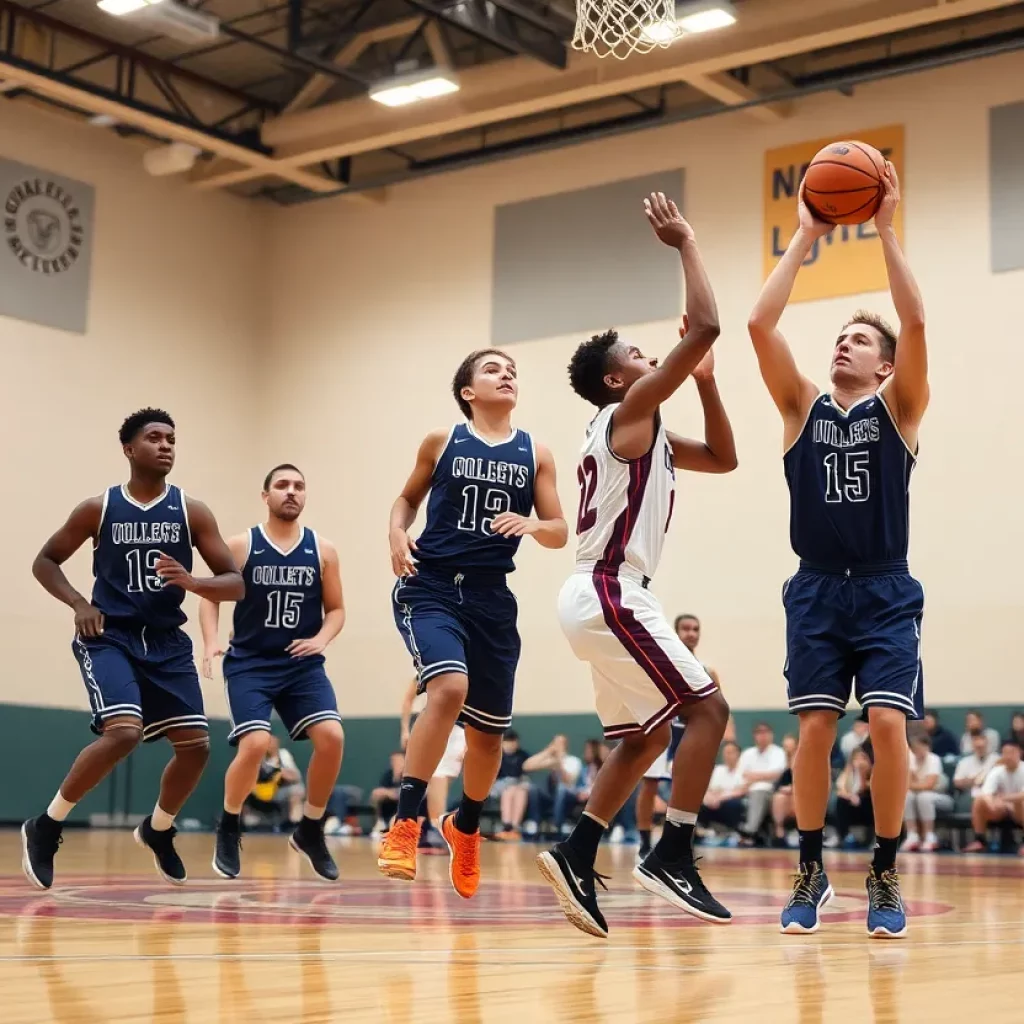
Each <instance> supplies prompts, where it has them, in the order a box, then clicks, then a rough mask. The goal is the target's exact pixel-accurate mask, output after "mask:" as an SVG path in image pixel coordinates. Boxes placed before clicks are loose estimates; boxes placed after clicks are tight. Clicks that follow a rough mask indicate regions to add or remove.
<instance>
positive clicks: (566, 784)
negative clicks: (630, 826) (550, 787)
mask: <svg viewBox="0 0 1024 1024" xmlns="http://www.w3.org/2000/svg"><path fill="white" fill-rule="evenodd" d="M562 738H563V739H564V738H565V737H562ZM603 763H604V759H603V756H602V752H601V741H600V740H586V741H585V742H584V744H583V760H582V761H581V760H580V759H579V758H578V757H574V756H573V755H572V754H568V753H565V754H563V756H562V760H561V763H560V765H559V766H558V767H557V768H556V769H555V772H557V773H559V776H560V777H559V778H558V779H557V782H556V786H555V805H554V825H555V828H556V829H557V830H558V831H559V832H561V833H563V834H567V833H568V832H569V831H571V825H570V823H569V819H570V818H572V817H574V814H573V812H574V811H575V810H576V808H577V806H578V805H579V804H585V803H586V802H587V801H588V800H589V799H590V787H591V786H592V785H593V783H594V779H595V778H597V773H598V772H599V771H600V770H601V765H602V764H603ZM609 824H610V823H609Z"/></svg>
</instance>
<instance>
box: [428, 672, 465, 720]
mask: <svg viewBox="0 0 1024 1024" xmlns="http://www.w3.org/2000/svg"><path fill="white" fill-rule="evenodd" d="M468 690H469V680H468V679H467V678H466V677H465V676H464V675H456V674H453V675H445V676H439V677H438V678H437V679H433V680H431V682H430V683H429V685H428V687H427V706H428V707H430V706H431V705H432V706H433V707H435V708H437V709H438V710H439V711H441V712H442V713H443V714H445V715H448V716H451V717H452V718H454V717H456V716H457V715H458V714H459V712H460V711H461V710H462V705H463V704H465V703H466V693H467V692H468Z"/></svg>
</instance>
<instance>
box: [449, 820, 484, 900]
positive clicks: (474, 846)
mask: <svg viewBox="0 0 1024 1024" xmlns="http://www.w3.org/2000/svg"><path fill="white" fill-rule="evenodd" d="M441 836H442V838H443V839H444V841H445V842H446V843H447V844H448V854H449V857H450V861H449V868H448V875H449V877H450V878H451V880H452V888H453V889H454V890H455V891H456V892H457V893H458V894H459V895H460V896H461V897H462V898H463V899H464V900H468V899H470V898H471V897H472V896H473V895H474V894H475V893H476V890H477V888H478V886H479V885H480V830H479V829H477V830H476V832H474V833H473V834H472V835H471V836H469V835H466V833H465V832H460V831H459V830H458V829H457V828H456V827H455V811H452V812H451V814H446V815H444V817H442V818H441Z"/></svg>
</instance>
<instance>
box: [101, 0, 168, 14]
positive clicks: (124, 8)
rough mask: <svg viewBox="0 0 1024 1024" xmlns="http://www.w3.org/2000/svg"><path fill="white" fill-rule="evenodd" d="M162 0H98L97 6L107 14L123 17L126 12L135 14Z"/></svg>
mask: <svg viewBox="0 0 1024 1024" xmlns="http://www.w3.org/2000/svg"><path fill="white" fill-rule="evenodd" d="M160 2H161V0H98V2H97V4H96V6H97V7H98V8H99V9H100V10H101V11H106V12H107V14H113V15H115V16H117V17H123V16H124V15H125V14H134V13H135V12H136V11H141V10H142V9H143V8H144V7H149V6H150V5H151V4H155V3H160Z"/></svg>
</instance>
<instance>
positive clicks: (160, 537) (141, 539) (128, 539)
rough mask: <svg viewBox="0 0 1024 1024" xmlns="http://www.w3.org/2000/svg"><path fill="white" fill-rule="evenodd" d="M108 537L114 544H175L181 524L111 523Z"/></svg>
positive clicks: (178, 540)
mask: <svg viewBox="0 0 1024 1024" xmlns="http://www.w3.org/2000/svg"><path fill="white" fill-rule="evenodd" d="M110 537H111V540H112V541H113V542H114V543H115V544H131V545H138V544H177V543H179V542H180V540H181V523H111V524H110Z"/></svg>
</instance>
